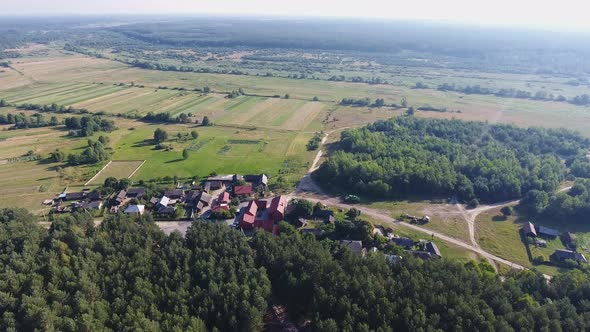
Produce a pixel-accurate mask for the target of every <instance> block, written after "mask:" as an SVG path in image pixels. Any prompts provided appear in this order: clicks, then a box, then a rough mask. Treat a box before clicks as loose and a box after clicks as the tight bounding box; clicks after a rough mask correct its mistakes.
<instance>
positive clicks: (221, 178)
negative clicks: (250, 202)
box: [207, 174, 234, 182]
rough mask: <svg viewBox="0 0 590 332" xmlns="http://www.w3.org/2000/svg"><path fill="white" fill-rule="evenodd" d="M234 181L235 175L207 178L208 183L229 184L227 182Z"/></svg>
mask: <svg viewBox="0 0 590 332" xmlns="http://www.w3.org/2000/svg"><path fill="white" fill-rule="evenodd" d="M233 180H234V174H223V175H216V176H210V177H208V178H207V181H222V182H227V181H233Z"/></svg>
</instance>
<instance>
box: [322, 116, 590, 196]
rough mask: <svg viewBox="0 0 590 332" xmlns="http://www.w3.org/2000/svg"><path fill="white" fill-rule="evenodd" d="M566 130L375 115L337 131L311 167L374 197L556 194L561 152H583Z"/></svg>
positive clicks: (344, 187)
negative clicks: (323, 159) (331, 144)
mask: <svg viewBox="0 0 590 332" xmlns="http://www.w3.org/2000/svg"><path fill="white" fill-rule="evenodd" d="M588 146H589V141H588V139H586V138H583V137H582V136H580V135H578V134H577V133H574V132H572V131H569V130H565V129H559V130H553V129H542V128H528V129H522V128H518V127H515V126H511V125H499V124H495V125H491V124H488V123H484V122H462V121H458V120H439V119H420V118H415V117H412V116H406V117H398V118H395V119H391V120H387V121H378V122H375V123H374V124H371V125H368V126H366V127H364V128H360V129H349V130H346V131H344V132H343V133H342V137H341V141H340V142H339V143H337V144H336V146H335V148H334V150H335V151H333V152H332V154H331V155H330V157H329V158H328V159H327V160H326V162H325V163H323V164H322V166H321V167H320V168H319V169H318V171H317V172H316V173H315V178H316V179H317V180H318V181H319V182H320V183H322V184H324V186H325V187H333V188H337V189H338V190H339V191H342V192H343V193H345V194H348V193H359V194H363V195H366V196H370V197H374V198H383V199H385V198H400V197H406V196H407V195H422V196H430V197H432V196H437V195H438V196H441V195H446V196H452V195H457V196H458V197H459V198H460V199H461V200H463V201H470V200H472V199H477V200H479V201H482V202H497V201H505V200H509V199H515V198H519V197H521V196H522V195H523V194H525V193H527V192H528V191H530V190H542V191H545V192H553V191H555V190H556V189H557V187H558V186H559V183H560V182H561V181H562V180H563V179H564V178H565V177H566V174H567V169H566V167H565V166H564V165H562V163H561V161H560V157H565V158H574V157H576V156H581V155H584V154H585V151H587V148H588Z"/></svg>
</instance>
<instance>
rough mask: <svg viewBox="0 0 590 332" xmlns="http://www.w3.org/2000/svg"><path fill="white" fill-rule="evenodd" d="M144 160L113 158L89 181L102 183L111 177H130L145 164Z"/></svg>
mask: <svg viewBox="0 0 590 332" xmlns="http://www.w3.org/2000/svg"><path fill="white" fill-rule="evenodd" d="M143 162H144V161H143V160H112V161H111V162H110V163H108V164H107V165H106V166H105V168H104V169H101V170H100V171H99V172H98V173H96V175H95V176H93V177H92V178H91V179H90V180H89V181H88V182H87V184H88V185H101V184H103V183H104V180H106V179H107V178H109V177H114V178H115V179H123V178H128V177H130V176H131V174H133V173H134V172H136V170H138V168H139V167H141V165H142V164H143Z"/></svg>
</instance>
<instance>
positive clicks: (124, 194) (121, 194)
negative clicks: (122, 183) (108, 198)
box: [117, 189, 127, 201]
mask: <svg viewBox="0 0 590 332" xmlns="http://www.w3.org/2000/svg"><path fill="white" fill-rule="evenodd" d="M125 196H127V192H126V191H125V190H123V189H122V190H121V191H119V193H118V194H117V200H118V201H122V200H124V199H125Z"/></svg>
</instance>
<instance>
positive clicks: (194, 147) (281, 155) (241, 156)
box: [113, 125, 313, 180]
mask: <svg viewBox="0 0 590 332" xmlns="http://www.w3.org/2000/svg"><path fill="white" fill-rule="evenodd" d="M156 128H162V129H164V130H166V131H167V132H168V133H169V135H170V136H171V137H174V136H175V134H176V133H177V132H188V131H189V130H190V128H187V127H186V126H182V125H168V126H161V125H147V126H143V127H141V128H137V129H135V130H133V131H129V133H128V134H127V135H126V136H124V137H123V138H122V139H121V143H120V144H118V145H117V146H116V147H115V149H114V155H113V158H114V159H123V158H125V159H145V160H146V163H145V164H144V165H143V166H142V167H141V168H140V169H139V171H138V172H137V173H136V174H135V175H134V176H133V179H134V180H139V179H144V180H149V179H154V178H156V177H162V176H165V175H168V176H178V177H192V176H199V177H202V176H207V175H209V174H211V173H212V172H216V173H218V174H223V173H262V172H264V173H267V174H269V175H270V176H277V175H278V173H279V170H283V171H285V172H287V173H293V174H294V175H296V176H301V175H303V174H304V173H305V171H306V170H307V167H308V166H309V161H310V160H311V159H313V152H308V151H306V148H305V145H299V144H297V145H295V146H294V147H291V144H290V143H289V142H292V141H293V140H295V138H296V137H297V136H298V135H304V137H307V139H306V140H305V141H307V140H309V138H311V136H312V134H297V133H295V132H275V131H264V130H242V129H235V128H225V127H217V126H214V127H200V128H197V129H196V130H197V132H198V133H199V138H198V139H197V140H189V141H187V142H175V141H174V140H170V141H169V142H167V143H168V144H170V145H171V146H172V147H173V150H171V151H164V150H155V149H154V145H153V144H152V143H151V137H152V136H153V132H154V130H155V129H156ZM305 135H307V136H305ZM184 148H187V149H188V150H189V158H188V159H187V160H183V158H182V150H183V149H184ZM286 163H288V164H289V165H286Z"/></svg>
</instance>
